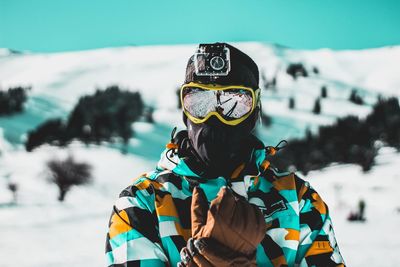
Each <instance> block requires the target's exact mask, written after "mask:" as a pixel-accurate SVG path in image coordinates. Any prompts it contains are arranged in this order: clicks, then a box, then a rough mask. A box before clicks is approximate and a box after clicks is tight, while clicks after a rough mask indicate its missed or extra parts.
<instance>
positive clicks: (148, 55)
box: [0, 43, 400, 267]
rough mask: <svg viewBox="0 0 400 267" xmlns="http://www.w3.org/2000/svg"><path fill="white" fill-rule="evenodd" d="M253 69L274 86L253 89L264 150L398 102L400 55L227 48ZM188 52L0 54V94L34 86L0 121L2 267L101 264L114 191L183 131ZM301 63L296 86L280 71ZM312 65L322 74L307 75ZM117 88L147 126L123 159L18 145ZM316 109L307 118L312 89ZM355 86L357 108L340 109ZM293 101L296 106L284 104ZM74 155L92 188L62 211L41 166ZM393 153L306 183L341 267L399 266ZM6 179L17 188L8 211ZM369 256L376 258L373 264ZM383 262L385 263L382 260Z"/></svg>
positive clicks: (137, 126)
mask: <svg viewBox="0 0 400 267" xmlns="http://www.w3.org/2000/svg"><path fill="white" fill-rule="evenodd" d="M234 45H236V46H238V47H239V48H240V49H242V50H243V51H245V52H247V53H249V55H250V56H251V57H252V58H253V59H254V60H255V61H256V62H257V64H258V65H259V68H260V70H261V72H262V73H263V74H264V76H266V77H267V79H269V80H271V79H272V78H273V77H274V76H276V78H277V90H271V89H268V90H263V93H262V106H263V111H264V112H265V113H266V114H268V115H269V116H271V117H272V125H271V126H270V127H268V128H266V127H262V126H259V127H258V129H257V131H258V132H259V135H260V136H261V138H262V139H263V140H264V141H265V142H266V144H272V145H274V144H276V143H278V142H279V141H280V140H281V139H290V138H293V137H301V136H303V135H304V132H305V129H307V128H309V129H310V130H312V131H315V130H316V129H317V128H318V126H320V125H329V124H332V123H333V122H334V121H335V120H336V119H337V118H338V117H342V116H346V115H349V114H352V115H356V116H359V117H361V118H362V117H365V116H366V115H367V114H368V113H369V112H370V111H371V108H372V105H373V104H374V103H375V102H376V100H377V96H378V95H379V94H382V95H383V96H397V97H399V96H400V90H399V89H400V77H399V76H398V71H397V70H398V69H399V64H400V46H396V47H384V48H378V49H369V50H358V51H332V50H328V49H321V50H314V51H302V50H293V49H288V48H283V47H279V46H273V45H268V44H262V43H238V44H234ZM194 49H195V45H178V46H146V47H122V48H105V49H98V50H92V51H78V52H67V53H53V54H38V53H22V54H13V53H11V52H10V51H9V50H8V49H0V90H6V89H8V88H9V87H12V86H20V85H22V86H32V90H30V91H29V93H28V94H29V100H28V101H27V103H26V104H25V112H24V113H21V114H16V115H13V116H10V117H0V229H1V230H0V234H1V237H2V238H0V247H1V248H2V249H1V254H0V266H2V267H9V266H15V265H18V266H21V267H24V266H30V267H31V266H41V267H48V266H58V267H63V266H104V265H105V264H104V242H105V234H106V230H107V226H108V216H109V214H110V212H111V208H112V204H113V202H114V201H115V199H116V197H117V196H118V194H119V192H120V191H121V190H122V189H123V188H124V187H126V186H127V185H129V184H130V183H131V181H132V180H133V179H134V178H135V177H137V176H139V175H140V174H141V173H143V172H145V171H149V170H153V169H154V167H155V164H156V161H157V160H158V158H159V154H160V152H161V151H162V150H163V148H164V147H165V144H166V143H167V142H168V141H169V139H170V133H171V131H172V129H173V127H175V126H177V127H178V129H184V128H185V126H184V124H183V123H182V114H181V111H180V110H178V109H177V108H176V106H177V97H176V93H175V92H176V89H177V88H178V87H179V86H180V84H182V82H183V80H184V69H185V66H186V63H187V59H188V58H189V56H190V55H191V54H192V53H193V51H194ZM297 62H302V63H303V64H304V66H305V67H306V69H307V71H308V73H309V77H307V78H303V77H299V78H297V79H296V80H294V79H293V78H292V77H290V76H289V75H287V74H286V67H287V65H288V64H289V63H297ZM313 67H317V68H318V70H319V71H320V74H318V75H317V74H314V73H312V71H311V70H312V68H313ZM112 84H118V85H120V86H121V87H122V88H126V89H128V90H132V91H140V92H141V94H142V96H143V98H144V101H145V103H146V104H147V105H151V106H153V107H154V108H155V111H154V114H153V117H154V120H155V123H154V124H149V123H145V122H135V123H134V124H133V125H132V127H133V129H134V133H135V135H134V137H133V138H132V139H131V140H130V142H129V146H128V154H122V153H121V152H120V151H119V149H120V147H119V145H115V144H114V145H110V144H106V145H104V146H95V145H90V146H85V145H82V144H80V143H79V142H75V143H73V144H72V145H70V146H69V147H68V148H57V147H51V146H42V147H40V148H37V149H35V150H34V151H33V152H31V153H27V152H25V151H24V148H23V141H24V138H26V133H27V131H29V130H32V129H34V128H35V127H36V126H37V125H38V124H40V123H42V122H43V121H45V120H46V119H48V118H52V117H62V118H66V117H67V116H68V112H69V111H70V110H71V109H72V107H73V106H74V105H75V103H76V102H77V101H78V99H79V97H81V96H82V95H85V94H91V93H93V92H94V91H95V90H96V89H97V88H105V87H106V86H108V85H112ZM322 86H326V87H327V88H328V98H324V99H322V100H321V106H322V112H321V114H319V115H316V114H313V113H312V112H311V110H312V109H313V106H314V102H315V99H317V98H318V97H319V96H320V88H321V87H322ZM353 88H357V90H358V91H359V93H360V94H361V95H362V96H363V98H364V100H365V102H366V104H365V105H355V104H353V103H350V102H349V101H348V98H349V95H350V92H351V90H352V89H353ZM289 97H294V99H295V103H296V104H295V106H296V107H295V109H289V107H288V99H289ZM68 155H73V156H74V157H75V158H76V160H79V161H85V162H88V163H89V164H90V165H91V166H92V167H93V177H94V180H93V183H92V184H90V185H86V186H80V187H74V188H72V189H71V191H70V192H69V193H68V194H67V196H66V200H65V202H64V203H59V202H58V201H57V193H58V192H57V188H56V187H55V186H54V185H52V184H49V183H48V181H47V178H46V177H47V173H46V169H45V165H46V162H47V161H48V160H50V159H54V158H58V159H64V158H66V157H67V156H68ZM399 164H400V156H399V153H398V152H396V151H394V150H392V149H390V148H386V147H383V148H381V150H380V151H379V155H378V158H377V166H375V167H374V169H373V170H372V171H370V172H369V173H366V174H365V173H363V172H362V171H361V170H360V168H359V167H358V166H355V165H332V166H330V167H328V168H325V169H323V170H320V171H314V172H311V173H309V175H308V176H307V177H306V179H307V180H309V181H310V183H311V184H312V185H313V187H314V188H315V189H316V190H317V191H318V192H319V193H320V194H321V195H322V197H323V199H324V200H325V201H326V202H327V203H328V205H329V207H330V212H331V216H332V218H333V223H334V226H335V231H336V234H337V239H338V243H339V246H340V248H341V250H342V254H343V257H344V258H345V260H346V262H347V264H348V266H356V267H357V266H396V265H399V264H400V260H399V259H398V256H397V255H396V253H397V252H398V251H400V242H399V239H398V238H396V237H397V236H396V228H395V227H396V226H398V225H400V224H399V223H400V204H399V203H400V201H399V200H400V197H399V196H400V194H399V191H398V189H397V188H398V185H399V183H400V176H399V174H397V169H398V167H397V166H398V165H399ZM9 182H15V183H17V184H18V185H19V190H18V203H17V204H13V203H12V197H13V196H12V194H11V192H10V191H9V190H8V189H7V184H8V183H9ZM360 199H364V200H365V201H366V204H367V205H366V216H367V221H366V222H365V223H349V222H348V221H347V220H346V218H347V216H348V214H349V213H350V211H352V210H355V209H356V207H357V203H358V201H359V200H360ZM378 255H379V256H378ZM381 255H384V261H383V260H382V257H380V256H381Z"/></svg>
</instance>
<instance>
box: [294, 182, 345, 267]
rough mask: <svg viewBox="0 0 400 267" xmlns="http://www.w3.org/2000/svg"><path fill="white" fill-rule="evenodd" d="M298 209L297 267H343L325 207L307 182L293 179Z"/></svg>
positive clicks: (326, 207)
mask: <svg viewBox="0 0 400 267" xmlns="http://www.w3.org/2000/svg"><path fill="white" fill-rule="evenodd" d="M296 178H297V181H296V184H297V185H298V187H297V188H298V199H299V210H300V214H299V215H300V240H299V248H298V251H297V255H296V263H297V264H299V266H302V267H303V266H345V263H344V260H343V258H342V255H341V254H340V251H339V247H338V244H337V242H336V237H335V233H334V231H333V226H332V221H331V218H330V216H329V211H328V206H327V205H326V204H325V202H324V201H323V200H322V199H321V197H320V196H319V194H318V193H317V192H316V191H315V190H314V189H313V188H312V187H311V186H310V185H309V183H308V182H306V181H303V180H301V179H300V178H298V177H296Z"/></svg>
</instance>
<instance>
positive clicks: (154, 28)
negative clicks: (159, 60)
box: [0, 0, 400, 52]
mask: <svg viewBox="0 0 400 267" xmlns="http://www.w3.org/2000/svg"><path fill="white" fill-rule="evenodd" d="M214 41H265V42H271V43H279V44H282V45H285V46H290V47H295V48H307V49H315V48H322V47H328V48H333V49H361V48H369V47H379V46H386V45H398V44H400V0H393V1H389V0H386V1H385V0H381V1H375V0H374V1H369V0H363V1H360V0H335V1H333V0H274V1H269V0H203V1H191V0H176V1H173V0H159V1H155V0H142V1H138V0H95V1H89V0H67V1H66V0H35V1H34V0H25V1H24V0H0V47H7V48H12V49H16V50H31V51H46V52H53V51H68V50H83V49H92V48H99V47H109V46H126V45H153V44H181V43H199V42H214Z"/></svg>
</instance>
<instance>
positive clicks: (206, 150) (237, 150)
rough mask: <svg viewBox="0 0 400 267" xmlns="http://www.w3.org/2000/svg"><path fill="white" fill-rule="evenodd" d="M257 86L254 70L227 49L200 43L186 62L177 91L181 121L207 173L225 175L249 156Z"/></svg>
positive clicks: (257, 101)
mask: <svg viewBox="0 0 400 267" xmlns="http://www.w3.org/2000/svg"><path fill="white" fill-rule="evenodd" d="M258 83H259V72H258V67H257V65H256V64H255V63H254V61H253V60H252V59H251V58H250V57H249V56H248V55H246V54H245V53H243V52H242V51H240V50H239V49H237V48H235V47H233V46H231V45H229V44H226V43H215V44H200V45H199V47H198V49H197V51H196V52H195V54H194V55H193V56H191V57H190V59H189V61H188V64H187V67H186V76H185V82H184V84H183V86H182V88H181V102H182V108H183V120H184V123H185V125H186V126H187V131H188V137H189V140H190V142H191V145H192V147H193V149H194V150H195V152H196V153H197V156H198V157H199V158H201V160H202V161H203V162H204V163H205V165H206V166H207V168H210V173H212V174H217V175H220V174H223V173H228V172H229V171H231V170H230V167H232V168H234V167H235V166H231V165H232V164H236V162H233V161H235V160H234V159H237V158H240V156H247V155H238V154H241V153H242V154H243V153H244V154H246V153H247V152H244V151H247V150H246V145H250V144H247V143H246V142H247V141H248V140H249V138H250V136H251V133H252V131H253V129H254V128H255V125H256V123H257V121H258V119H259V116H260V112H261V110H260V109H261V104H260V89H259V85H258ZM239 160H241V159H239ZM236 161H237V160H236Z"/></svg>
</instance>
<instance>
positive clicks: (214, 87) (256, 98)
mask: <svg viewBox="0 0 400 267" xmlns="http://www.w3.org/2000/svg"><path fill="white" fill-rule="evenodd" d="M186 87H198V88H201V89H205V90H229V89H238V88H240V89H243V90H247V91H250V93H251V95H252V99H253V101H252V102H253V103H252V107H251V110H250V111H249V112H248V113H247V114H246V115H244V116H243V117H241V118H238V119H233V120H226V119H225V118H223V117H222V116H221V115H220V114H219V113H218V112H216V111H212V112H210V113H208V114H207V115H206V116H205V117H204V118H202V119H199V118H196V117H194V116H192V115H191V114H190V113H189V112H188V111H186V109H185V105H184V103H183V89H185V88H186ZM260 92H261V90H260V88H257V89H256V90H254V89H253V88H250V87H245V86H242V85H230V86H223V85H217V84H200V83H195V82H190V83H188V84H184V85H182V87H181V92H180V100H181V105H182V109H183V112H184V113H185V115H186V116H187V117H188V118H189V119H190V120H191V121H192V122H194V123H203V122H205V121H207V120H208V119H209V118H210V117H211V116H216V117H217V118H218V119H219V120H220V121H221V122H223V123H225V124H227V125H232V126H235V125H238V124H239V123H241V122H243V121H244V120H245V119H247V118H248V117H249V116H250V115H251V114H252V113H253V111H254V109H255V108H256V106H257V105H258V104H259V102H260Z"/></svg>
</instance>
